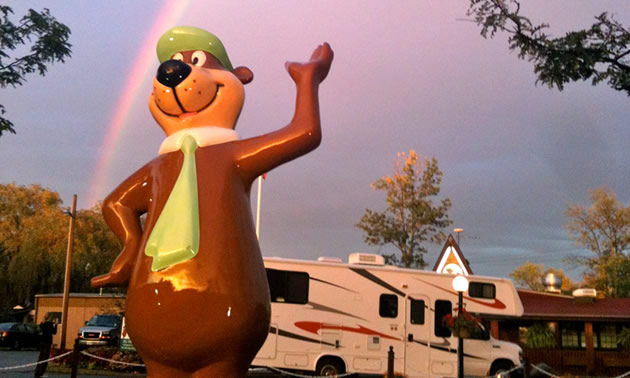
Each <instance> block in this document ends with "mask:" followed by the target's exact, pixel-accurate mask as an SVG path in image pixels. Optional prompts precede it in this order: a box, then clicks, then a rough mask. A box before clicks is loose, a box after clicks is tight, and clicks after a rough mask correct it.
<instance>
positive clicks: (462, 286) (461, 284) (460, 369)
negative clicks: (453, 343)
mask: <svg viewBox="0 0 630 378" xmlns="http://www.w3.org/2000/svg"><path fill="white" fill-rule="evenodd" d="M453 289H455V291H456V292H457V296H458V299H459V301H458V303H457V316H461V314H462V310H463V308H464V291H467V290H468V279H466V277H464V276H456V277H455V278H453ZM457 378H464V339H462V336H461V334H459V333H458V335H457Z"/></svg>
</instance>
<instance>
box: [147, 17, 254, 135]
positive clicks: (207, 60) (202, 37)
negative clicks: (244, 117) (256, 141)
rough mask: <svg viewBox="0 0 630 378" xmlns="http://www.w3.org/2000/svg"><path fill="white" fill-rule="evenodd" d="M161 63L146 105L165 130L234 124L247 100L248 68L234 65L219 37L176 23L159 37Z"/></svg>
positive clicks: (167, 133) (230, 127)
mask: <svg viewBox="0 0 630 378" xmlns="http://www.w3.org/2000/svg"><path fill="white" fill-rule="evenodd" d="M157 54H158V58H159V60H160V63H161V64H160V67H159V68H158V72H157V75H156V77H155V78H154V79H153V93H151V97H150V99H149V109H150V111H151V114H152V115H153V118H154V119H155V120H156V121H157V123H158V124H159V125H160V127H161V128H162V129H163V130H164V132H165V133H166V135H167V136H168V135H171V134H173V133H175V132H177V131H180V130H183V129H189V128H195V127H205V126H215V127H221V128H226V129H234V127H235V125H236V121H237V119H238V117H239V115H240V113H241V109H242V107H243V102H244V101H245V90H244V88H243V85H244V84H247V83H249V82H250V81H252V79H253V77H254V76H253V74H252V72H251V70H250V69H249V68H247V67H236V68H233V67H232V63H231V62H230V59H229V58H228V55H227V52H226V51H225V48H224V47H223V44H222V43H221V41H220V40H219V39H218V38H217V37H216V36H215V35H214V34H212V33H209V32H207V31H205V30H203V29H199V28H195V27H190V26H179V27H175V28H173V29H171V30H169V31H167V32H166V33H164V34H163V35H162V37H160V40H159V42H158V45H157Z"/></svg>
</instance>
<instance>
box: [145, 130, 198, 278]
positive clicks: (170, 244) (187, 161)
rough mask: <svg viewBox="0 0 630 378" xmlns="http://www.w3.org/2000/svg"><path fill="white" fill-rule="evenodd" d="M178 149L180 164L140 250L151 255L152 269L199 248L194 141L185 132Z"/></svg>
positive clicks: (185, 257) (188, 256)
mask: <svg viewBox="0 0 630 378" xmlns="http://www.w3.org/2000/svg"><path fill="white" fill-rule="evenodd" d="M180 149H181V151H182V152H183V153H184V164H183V165H182V169H181V171H180V172H179V176H178V177H177V181H176V182H175V186H173V190H172V191H171V194H170V195H169V196H168V200H167V201H166V205H164V209H163V210H162V213H161V214H160V217H159V218H158V220H157V222H156V223H155V226H154V227H153V231H151V236H149V240H147V246H146V248H145V250H144V253H145V254H146V255H147V256H150V257H153V264H152V265H151V270H153V271H154V272H157V271H158V270H161V269H164V268H168V267H169V266H171V265H174V264H178V263H180V262H183V261H186V260H189V259H191V258H193V257H195V256H196V255H197V252H199V197H198V195H197V167H196V164H195V151H196V150H197V141H196V140H195V138H193V137H192V136H191V135H186V136H184V137H183V138H182V142H181V147H180Z"/></svg>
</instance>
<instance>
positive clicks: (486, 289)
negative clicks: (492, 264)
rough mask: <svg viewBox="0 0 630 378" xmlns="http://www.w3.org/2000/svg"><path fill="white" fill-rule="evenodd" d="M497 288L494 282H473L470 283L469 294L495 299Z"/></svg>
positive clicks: (473, 296)
mask: <svg viewBox="0 0 630 378" xmlns="http://www.w3.org/2000/svg"><path fill="white" fill-rule="evenodd" d="M496 293H497V288H496V287H495V286H494V284H491V283H484V282H471V283H470V285H468V295H469V296H470V297H471V298H484V299H494V298H495V297H496Z"/></svg>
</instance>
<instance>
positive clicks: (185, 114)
mask: <svg viewBox="0 0 630 378" xmlns="http://www.w3.org/2000/svg"><path fill="white" fill-rule="evenodd" d="M216 86H217V87H216V90H215V91H214V96H212V98H211V99H210V101H209V102H208V103H207V104H206V105H204V106H203V107H202V108H201V109H199V110H196V111H194V112H188V111H186V109H185V108H184V105H182V103H181V102H180V100H179V97H178V96H177V91H175V90H173V91H172V93H173V96H174V97H175V101H177V105H178V106H179V108H180V109H181V110H182V113H181V114H171V113H168V112H166V111H164V109H162V108H161V107H160V104H159V103H158V102H157V100H156V102H155V104H156V105H157V107H158V108H159V109H160V111H161V112H162V113H164V114H166V115H167V116H169V117H173V118H179V119H185V118H190V117H193V116H195V115H196V114H198V113H200V112H202V111H204V110H206V109H207V108H208V107H209V106H210V105H212V103H214V100H216V99H217V96H218V95H219V89H221V87H223V86H224V85H223V84H217V85H216Z"/></svg>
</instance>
